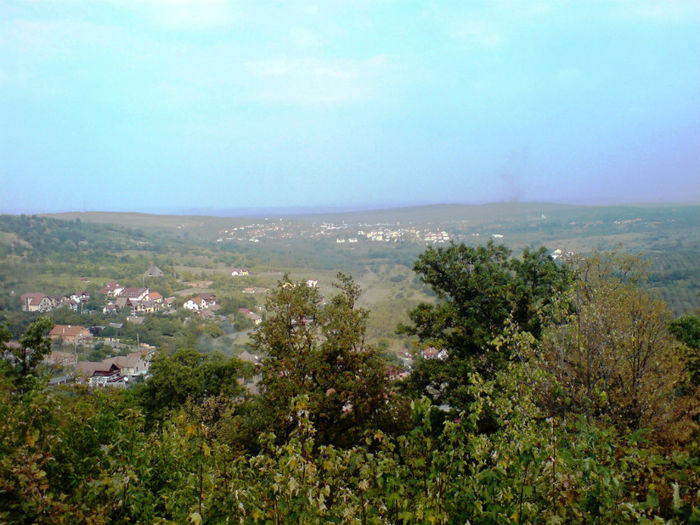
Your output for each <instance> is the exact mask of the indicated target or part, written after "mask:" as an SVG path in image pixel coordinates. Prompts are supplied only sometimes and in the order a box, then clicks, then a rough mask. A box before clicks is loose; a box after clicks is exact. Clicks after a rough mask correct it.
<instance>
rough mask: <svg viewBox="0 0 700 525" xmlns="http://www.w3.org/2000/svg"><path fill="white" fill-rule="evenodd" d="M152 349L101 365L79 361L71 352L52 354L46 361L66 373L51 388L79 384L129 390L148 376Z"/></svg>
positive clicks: (53, 380) (117, 357)
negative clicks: (140, 379) (133, 382)
mask: <svg viewBox="0 0 700 525" xmlns="http://www.w3.org/2000/svg"><path fill="white" fill-rule="evenodd" d="M153 354H154V349H153V348H150V347H149V348H144V349H141V350H138V351H136V352H131V353H129V354H127V355H124V356H116V357H110V358H109V359H104V360H102V361H99V362H93V361H78V358H77V356H76V354H74V353H71V352H56V351H54V352H51V353H50V354H49V355H47V356H46V357H45V358H44V363H45V364H47V365H49V366H54V367H60V368H63V369H64V370H65V371H66V372H67V373H66V374H65V375H62V376H55V377H54V378H52V379H51V381H50V384H54V385H56V384H63V383H78V384H87V385H90V386H96V387H108V386H112V387H114V386H117V387H119V386H121V387H124V386H127V385H128V384H129V382H130V381H133V380H134V379H135V378H137V377H139V376H147V375H148V370H149V366H150V362H151V359H152V357H153Z"/></svg>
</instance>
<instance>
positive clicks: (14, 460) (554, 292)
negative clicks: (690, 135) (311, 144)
mask: <svg viewBox="0 0 700 525" xmlns="http://www.w3.org/2000/svg"><path fill="white" fill-rule="evenodd" d="M413 269H414V271H415V274H416V276H417V277H418V278H419V279H420V280H421V281H422V282H423V283H424V284H425V285H426V286H427V287H429V288H430V289H431V290H432V293H433V294H434V297H435V300H434V301H432V302H429V303H421V304H419V305H418V306H416V307H415V308H412V309H411V311H410V312H409V314H408V319H409V321H408V322H406V323H404V324H402V325H401V326H399V327H398V330H399V331H400V332H401V333H403V334H405V335H406V336H410V337H411V339H412V341H414V344H415V346H416V354H417V359H416V363H415V367H414V369H413V370H412V372H411V373H410V375H409V376H408V377H406V378H403V379H398V380H395V379H394V378H393V377H391V374H390V373H389V372H390V370H391V368H392V367H391V366H389V363H388V362H387V359H386V355H385V354H383V353H382V352H381V351H379V350H377V349H376V348H374V347H373V346H372V345H370V344H369V343H368V341H367V337H366V330H367V320H368V315H369V312H368V311H367V310H366V309H364V308H362V307H361V306H359V303H358V299H359V298H360V297H361V292H362V291H361V290H360V288H359V286H358V285H357V284H356V283H355V282H354V280H353V279H352V278H351V277H350V276H348V275H345V274H342V273H341V274H338V276H337V279H336V287H335V292H333V293H329V294H325V295H322V294H321V291H320V290H319V289H318V288H315V287H310V286H307V285H306V283H304V282H299V281H295V280H294V279H292V278H291V277H289V276H288V275H286V276H283V277H282V279H281V280H280V281H279V283H278V284H277V286H276V287H275V288H274V289H273V290H271V292H270V294H269V295H268V299H267V302H266V317H265V320H264V321H263V322H262V324H261V325H260V326H259V327H258V328H257V330H256V332H255V333H254V336H253V339H252V343H251V345H252V348H253V349H254V350H255V351H257V352H258V353H260V354H261V355H263V356H264V359H263V360H262V362H261V363H260V364H258V365H251V364H249V363H243V362H241V361H239V360H238V359H236V358H235V357H230V356H225V355H222V354H217V353H208V354H203V353H201V352H198V351H197V349H196V348H195V346H194V340H193V339H187V338H183V339H181V340H179V341H178V342H177V344H171V345H169V346H167V347H164V348H163V349H162V350H161V351H159V352H158V353H157V354H156V357H155V358H154V360H153V362H152V364H151V369H150V377H149V378H148V379H147V380H146V381H145V382H143V383H140V384H138V385H135V386H134V387H132V388H130V389H126V390H110V389H90V388H88V387H85V386H64V387H48V386H47V379H46V378H44V377H43V376H42V368H41V360H42V358H43V356H44V355H45V354H46V353H47V352H49V351H50V344H48V342H47V339H46V334H47V332H48V330H49V329H50V328H51V326H52V325H53V321H52V320H50V319H47V318H39V319H37V320H35V321H33V322H32V323H30V324H29V325H27V327H26V328H23V331H22V335H21V336H20V337H19V338H17V340H16V341H14V342H10V341H11V339H13V337H12V332H15V333H16V332H17V331H16V330H11V329H12V327H9V329H7V328H3V329H0V341H1V342H2V347H3V352H4V354H5V359H3V360H2V373H1V375H0V381H1V386H0V435H2V436H3V439H2V442H1V443H0V519H1V520H2V521H5V522H8V523H67V522H77V523H82V522H85V523H186V522H190V523H362V524H364V523H467V522H469V523H631V522H633V523H657V522H658V523H700V485H699V479H700V476H699V474H700V448H699V447H698V437H699V434H698V429H699V417H700V371H699V368H698V366H699V364H700V357H699V354H700V319H698V317H697V316H693V315H686V316H683V317H681V318H677V319H673V318H672V316H671V314H670V313H669V311H668V309H667V307H666V305H665V303H664V302H663V301H662V300H661V299H658V298H656V297H655V296H653V295H650V294H649V292H648V291H647V288H646V287H645V285H644V282H645V279H646V274H645V271H644V268H643V265H642V264H640V260H639V259H638V258H636V257H633V256H627V255H623V254H615V253H594V254H591V255H589V256H587V257H585V258H584V257H580V258H575V259H572V260H570V261H568V262H567V263H564V264H562V263H557V262H555V261H553V260H552V259H551V258H550V257H549V256H548V255H547V253H546V251H545V250H543V249H539V250H525V251H524V252H523V253H522V254H521V255H520V256H518V257H514V256H513V254H512V253H511V252H510V250H509V249H507V248H505V247H504V246H500V245H495V244H493V243H489V244H487V245H482V246H475V247H472V246H465V245H462V244H451V245H448V246H445V247H440V248H428V249H427V250H426V251H425V252H423V253H422V254H421V255H420V256H419V257H418V259H417V261H416V262H415V264H414V267H413ZM400 307H401V306H400V305H398V304H397V305H396V308H397V309H398V308H400ZM430 350H433V352H432V353H431V352H430ZM252 377H256V378H257V379H258V380H259V383H258V386H259V393H253V392H251V391H249V389H247V388H246V386H245V385H246V384H247V383H248V382H249V381H250V379H251V378H252Z"/></svg>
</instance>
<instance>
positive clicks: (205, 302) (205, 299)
mask: <svg viewBox="0 0 700 525" xmlns="http://www.w3.org/2000/svg"><path fill="white" fill-rule="evenodd" d="M215 305H216V295H214V294H213V293H200V294H198V295H196V296H194V297H192V298H191V299H188V300H187V301H185V304H183V305H182V306H183V308H185V309H187V310H192V311H195V312H198V311H201V310H206V309H207V308H211V307H212V306H215Z"/></svg>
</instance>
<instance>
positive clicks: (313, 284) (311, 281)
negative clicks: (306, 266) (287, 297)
mask: <svg viewBox="0 0 700 525" xmlns="http://www.w3.org/2000/svg"><path fill="white" fill-rule="evenodd" d="M306 286H308V287H309V288H316V287H317V286H318V281H317V280H316V279H309V280H308V281H306Z"/></svg>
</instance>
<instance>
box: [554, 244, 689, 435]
mask: <svg viewBox="0 0 700 525" xmlns="http://www.w3.org/2000/svg"><path fill="white" fill-rule="evenodd" d="M576 274H577V279H576V282H575V284H574V288H573V290H572V293H571V300H570V302H569V304H570V305H572V306H573V311H572V313H571V314H570V315H569V316H568V317H566V318H565V319H564V320H563V322H560V323H557V324H556V325H555V326H553V327H552V328H551V329H550V330H549V331H548V334H547V337H546V338H545V345H544V348H545V351H546V354H547V358H548V360H549V368H550V370H552V371H553V372H554V373H555V375H556V376H557V378H558V379H559V380H560V382H561V384H562V385H563V386H564V388H565V391H566V396H567V397H568V400H569V402H570V403H571V405H572V408H574V409H577V410H580V411H582V412H583V413H585V414H586V415H587V416H588V417H589V418H591V417H592V416H597V415H601V414H605V415H607V416H610V417H612V418H613V421H614V422H615V423H616V424H618V425H621V426H623V427H628V428H631V429H634V430H636V429H638V428H640V427H642V426H647V425H652V426H654V424H655V423H654V422H656V423H658V422H659V418H660V417H661V416H663V415H664V414H665V413H666V412H668V407H667V403H669V402H670V401H671V400H672V394H673V392H674V389H675V387H676V386H677V384H678V381H679V379H680V377H679V376H680V372H681V363H680V359H679V355H680V353H681V345H680V344H678V343H677V342H676V341H674V339H673V337H672V336H671V334H670V333H669V330H668V320H669V317H670V313H669V311H668V308H667V306H666V303H665V302H664V301H663V300H661V299H657V298H655V297H652V296H651V295H650V294H649V293H648V292H647V291H646V290H645V289H644V288H642V287H641V286H640V285H641V283H642V282H643V276H644V268H643V264H642V262H641V261H640V260H639V259H638V258H635V257H631V256H629V255H618V254H615V253H603V254H600V253H595V254H593V255H591V256H589V257H587V258H586V259H582V260H581V261H579V262H578V263H577V264H576Z"/></svg>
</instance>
